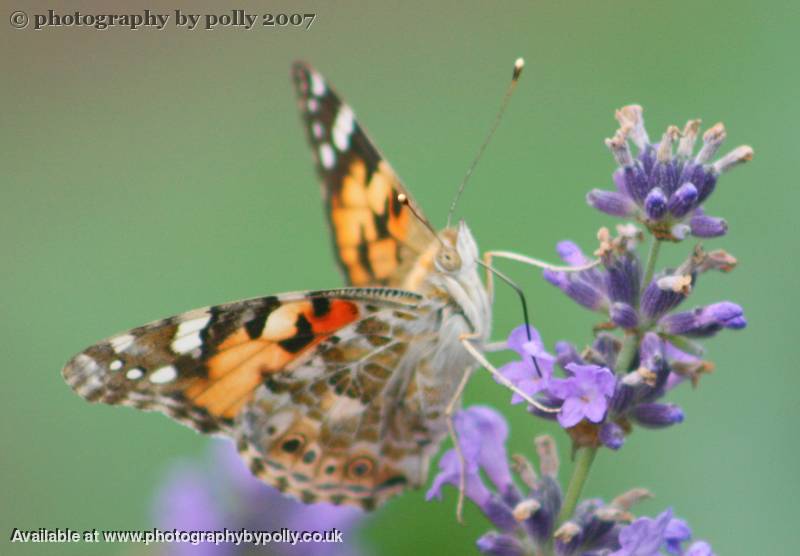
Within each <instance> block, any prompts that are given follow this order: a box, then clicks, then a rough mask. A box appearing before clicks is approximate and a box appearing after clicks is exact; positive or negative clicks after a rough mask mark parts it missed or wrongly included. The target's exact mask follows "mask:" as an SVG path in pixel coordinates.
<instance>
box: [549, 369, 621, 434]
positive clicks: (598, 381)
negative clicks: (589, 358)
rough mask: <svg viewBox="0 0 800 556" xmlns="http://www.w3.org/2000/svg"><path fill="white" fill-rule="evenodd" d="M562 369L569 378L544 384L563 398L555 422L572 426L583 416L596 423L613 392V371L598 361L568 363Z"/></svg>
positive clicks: (555, 395)
mask: <svg viewBox="0 0 800 556" xmlns="http://www.w3.org/2000/svg"><path fill="white" fill-rule="evenodd" d="M566 370H567V371H569V373H570V374H571V376H570V377H569V378H564V379H556V380H553V381H552V382H551V383H550V384H549V386H548V391H549V392H550V394H551V395H552V396H553V397H555V398H557V399H559V400H561V401H562V402H563V405H562V406H561V411H560V412H559V413H558V422H559V423H560V424H561V426H562V427H564V428H570V427H574V426H575V425H577V424H578V423H579V422H580V421H582V420H583V419H587V420H588V421H591V422H592V423H599V422H600V421H602V420H603V417H604V416H605V414H606V410H607V409H608V401H609V399H610V398H611V396H612V395H613V394H614V386H615V383H616V381H615V380H614V375H613V374H612V373H611V371H609V370H608V369H606V368H605V367H600V366H598V365H578V364H577V363H568V364H567V365H566Z"/></svg>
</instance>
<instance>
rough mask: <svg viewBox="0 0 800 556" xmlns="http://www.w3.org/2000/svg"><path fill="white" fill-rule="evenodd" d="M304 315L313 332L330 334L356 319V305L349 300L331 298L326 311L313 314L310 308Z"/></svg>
mask: <svg viewBox="0 0 800 556" xmlns="http://www.w3.org/2000/svg"><path fill="white" fill-rule="evenodd" d="M305 317H306V319H308V322H310V323H311V329H312V330H313V331H314V333H315V334H330V333H331V332H335V331H337V330H339V329H340V328H342V327H343V326H347V325H348V324H350V323H351V322H353V321H354V320H356V319H357V318H358V307H357V306H356V304H355V303H351V302H350V301H345V300H342V299H332V300H330V305H329V306H328V310H327V312H325V313H324V314H322V315H319V316H315V315H314V311H313V309H311V310H308V311H306V313H305Z"/></svg>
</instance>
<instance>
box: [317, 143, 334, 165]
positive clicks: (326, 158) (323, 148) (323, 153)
mask: <svg viewBox="0 0 800 556" xmlns="http://www.w3.org/2000/svg"><path fill="white" fill-rule="evenodd" d="M319 160H320V163H321V164H322V167H323V168H325V169H326V170H330V169H331V168H333V163H334V162H336V155H335V154H334V152H333V148H332V147H331V146H330V145H329V144H328V143H323V144H321V145H320V146H319Z"/></svg>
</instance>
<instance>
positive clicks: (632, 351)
mask: <svg viewBox="0 0 800 556" xmlns="http://www.w3.org/2000/svg"><path fill="white" fill-rule="evenodd" d="M641 337H642V333H641V332H629V333H626V334H625V339H624V340H623V341H622V348H620V350H619V355H618V356H617V364H616V365H615V370H616V371H617V372H618V373H627V372H629V371H631V370H632V369H631V363H633V360H634V359H635V358H636V350H638V349H639V340H641Z"/></svg>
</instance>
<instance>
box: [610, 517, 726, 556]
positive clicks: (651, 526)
mask: <svg viewBox="0 0 800 556" xmlns="http://www.w3.org/2000/svg"><path fill="white" fill-rule="evenodd" d="M691 537H692V530H691V529H689V526H688V525H687V524H686V522H685V521H683V520H682V519H676V518H674V517H672V510H671V509H667V510H666V511H664V512H662V513H661V514H659V515H658V516H657V517H656V518H649V517H640V518H639V519H637V520H636V521H634V522H633V523H631V524H630V525H628V526H627V527H625V528H624V529H622V531H621V532H620V534H619V543H620V549H619V550H616V551H614V552H612V553H611V556H655V555H658V554H664V553H665V552H664V551H666V553H669V554H674V555H676V556H701V555H703V556H713V552H712V551H711V546H710V545H709V544H708V543H706V542H704V541H698V542H695V543H693V544H692V545H691V546H689V547H688V548H686V549H684V548H683V544H685V543H686V542H688V541H689V540H690V539H691Z"/></svg>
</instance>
